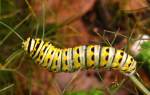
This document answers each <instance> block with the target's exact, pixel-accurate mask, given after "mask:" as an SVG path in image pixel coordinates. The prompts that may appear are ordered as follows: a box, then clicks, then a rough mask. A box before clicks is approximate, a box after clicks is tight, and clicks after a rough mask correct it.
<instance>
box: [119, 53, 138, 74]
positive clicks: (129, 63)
mask: <svg viewBox="0 0 150 95" xmlns="http://www.w3.org/2000/svg"><path fill="white" fill-rule="evenodd" d="M136 64H137V63H136V61H135V60H134V59H133V57H132V56H130V55H128V58H127V60H126V63H125V64H124V65H123V67H122V68H121V71H122V72H123V73H124V74H125V75H127V76H131V75H133V74H134V73H135V71H136Z"/></svg>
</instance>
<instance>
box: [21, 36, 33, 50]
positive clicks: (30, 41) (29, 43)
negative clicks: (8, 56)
mask: <svg viewBox="0 0 150 95" xmlns="http://www.w3.org/2000/svg"><path fill="white" fill-rule="evenodd" d="M34 43H35V40H34V39H31V38H30V37H29V38H27V40H26V41H24V42H22V48H23V49H24V50H25V51H27V52H28V53H30V52H32V51H33V45H34Z"/></svg>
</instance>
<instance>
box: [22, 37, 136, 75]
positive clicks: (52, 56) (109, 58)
mask: <svg viewBox="0 0 150 95" xmlns="http://www.w3.org/2000/svg"><path fill="white" fill-rule="evenodd" d="M23 48H24V50H25V51H27V52H28V54H29V55H30V56H31V57H32V59H34V60H35V63H37V64H40V65H41V66H43V67H46V68H47V69H48V70H49V71H52V72H73V71H75V70H78V69H88V68H93V69H100V68H101V67H104V68H107V69H116V70H119V71H120V72H122V73H123V74H125V75H132V74H133V73H134V72H135V70H136V61H135V60H134V59H133V57H132V56H131V55H129V54H127V53H126V52H124V51H123V50H117V49H115V48H113V47H101V46H100V45H83V46H77V47H74V48H66V49H60V48H56V47H55V46H53V45H52V44H51V43H50V42H45V41H43V40H41V39H39V38H36V39H32V38H28V39H27V40H26V41H24V42H23Z"/></svg>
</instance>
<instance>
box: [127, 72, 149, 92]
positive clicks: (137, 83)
mask: <svg viewBox="0 0 150 95" xmlns="http://www.w3.org/2000/svg"><path fill="white" fill-rule="evenodd" d="M129 78H130V79H131V80H132V82H133V83H134V84H135V85H136V86H137V87H138V88H139V90H141V91H142V92H143V93H144V94H145V95H150V92H149V90H148V89H147V88H146V87H145V86H144V85H143V84H142V83H141V82H140V81H139V80H138V79H137V78H136V76H135V75H132V76H129Z"/></svg>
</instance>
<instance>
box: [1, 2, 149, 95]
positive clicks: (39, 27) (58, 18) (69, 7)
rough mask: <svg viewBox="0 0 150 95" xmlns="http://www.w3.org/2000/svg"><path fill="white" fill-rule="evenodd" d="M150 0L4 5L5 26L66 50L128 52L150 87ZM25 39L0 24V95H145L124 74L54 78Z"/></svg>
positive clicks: (105, 72) (77, 74) (86, 73)
mask: <svg viewBox="0 0 150 95" xmlns="http://www.w3.org/2000/svg"><path fill="white" fill-rule="evenodd" d="M149 6H150V1H149V0H0V21H2V22H4V23H5V24H6V25H8V26H10V28H12V29H13V30H14V31H16V32H17V33H18V34H19V35H20V36H21V37H22V38H23V39H25V40H26V39H27V37H39V38H42V37H43V38H44V40H48V41H50V42H52V43H53V44H54V45H56V46H57V47H60V48H69V47H74V46H78V45H90V44H93V45H94V44H99V45H101V46H113V47H115V48H117V49H124V50H125V51H126V52H127V53H129V54H131V55H132V56H134V58H135V59H136V60H137V62H138V67H137V68H138V69H137V72H138V74H139V78H140V79H141V82H142V83H143V84H144V85H145V86H146V87H147V88H150V51H149V50H150V42H149V34H150V8H149ZM21 46H22V40H21V39H19V37H18V36H17V35H15V34H14V33H12V31H11V30H10V29H9V28H7V27H5V26H3V25H2V24H0V95H62V94H63V95H142V93H141V92H140V91H139V90H138V89H137V88H136V87H135V85H134V84H133V83H132V82H131V81H130V80H129V79H128V77H125V76H124V75H122V74H121V73H119V72H118V71H108V70H105V69H103V68H102V69H100V70H85V71H76V72H74V73H61V72H60V73H52V72H48V70H46V69H44V68H43V67H41V66H39V65H37V64H34V62H33V60H32V59H31V58H30V57H29V56H28V55H27V54H26V53H25V52H24V51H23V50H22V48H21Z"/></svg>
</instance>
